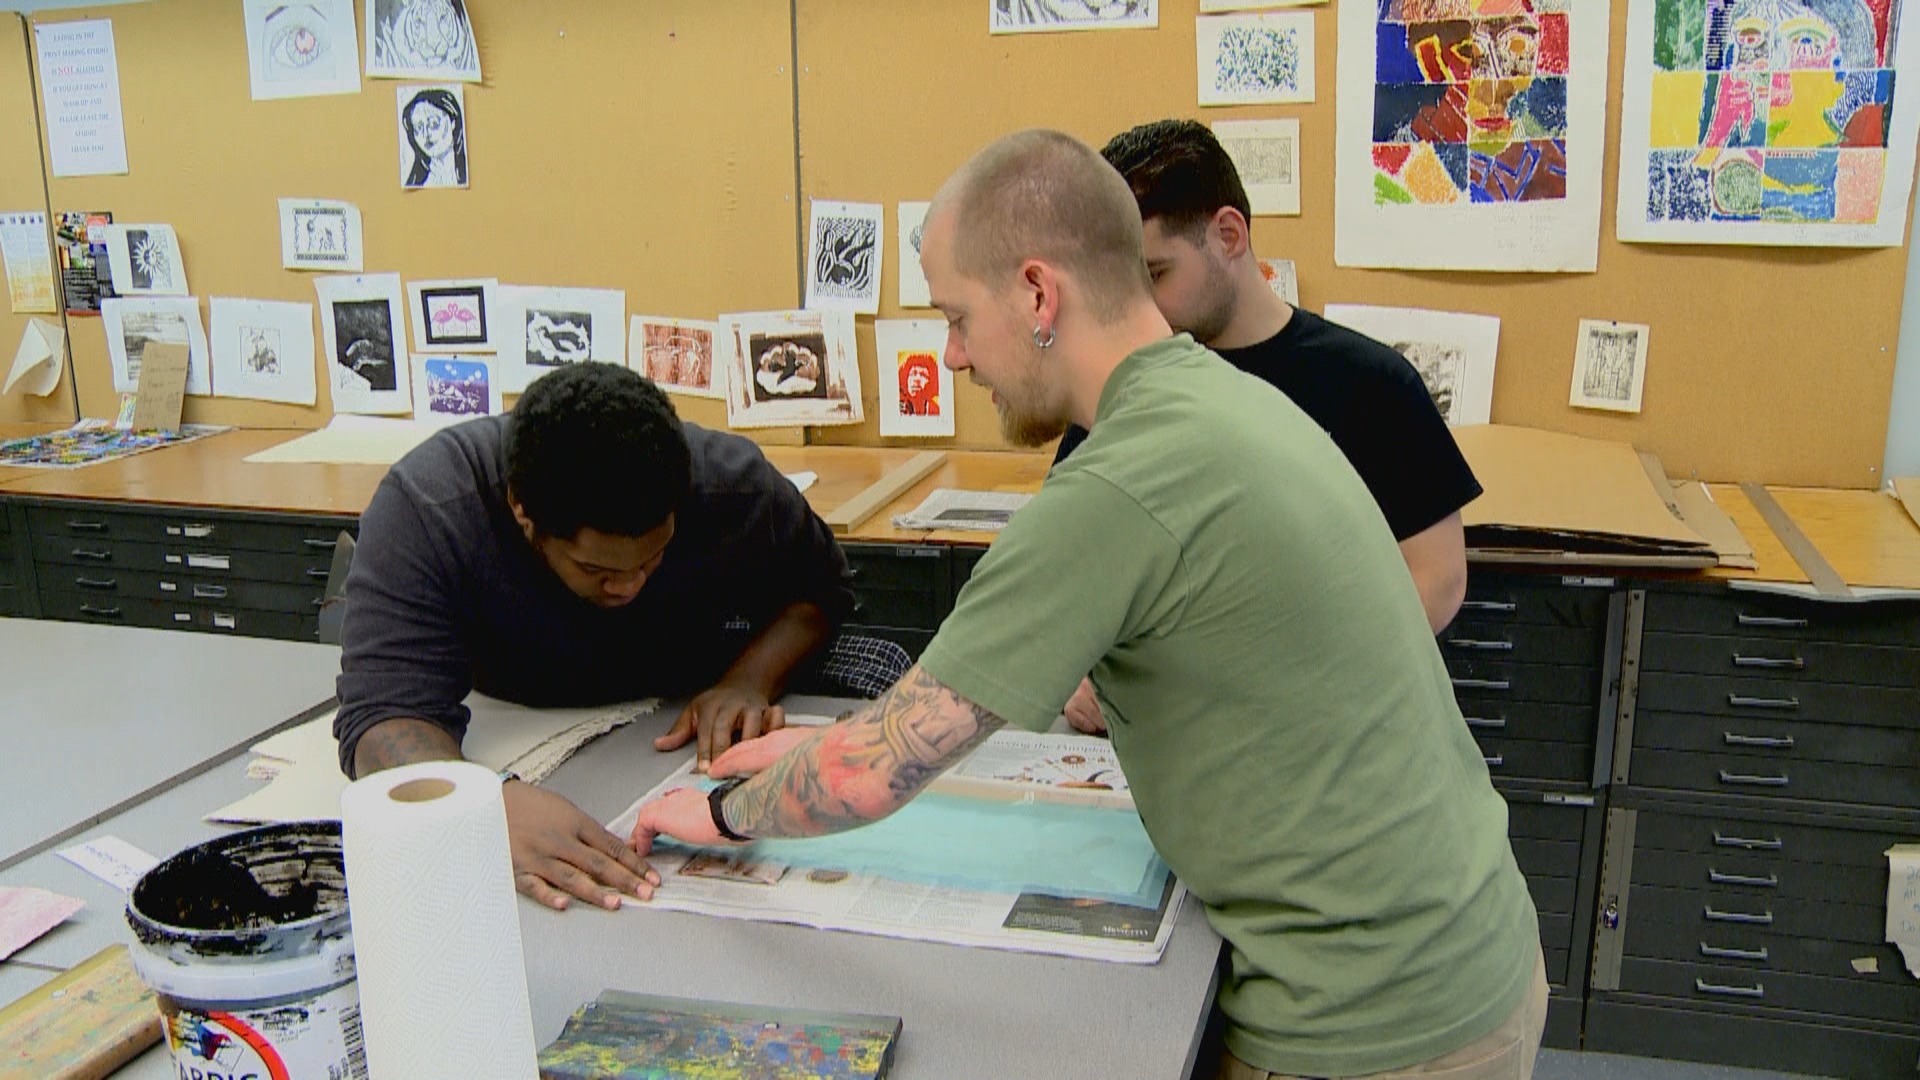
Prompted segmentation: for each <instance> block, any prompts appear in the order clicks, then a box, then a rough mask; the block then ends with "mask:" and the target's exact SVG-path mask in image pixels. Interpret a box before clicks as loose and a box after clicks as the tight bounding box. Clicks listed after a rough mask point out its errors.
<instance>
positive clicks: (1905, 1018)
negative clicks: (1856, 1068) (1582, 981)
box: [1620, 958, 1920, 1024]
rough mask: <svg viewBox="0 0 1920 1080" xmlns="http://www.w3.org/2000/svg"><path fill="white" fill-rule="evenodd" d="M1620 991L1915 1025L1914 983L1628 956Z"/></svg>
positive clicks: (1918, 1012) (1919, 1008) (1917, 987)
mask: <svg viewBox="0 0 1920 1080" xmlns="http://www.w3.org/2000/svg"><path fill="white" fill-rule="evenodd" d="M1620 989H1621V990H1622V991H1623V992H1627V993H1641V994H1655V995H1658V996H1661V997H1669V998H1676V999H1680V1000H1685V1001H1714V1002H1722V1003H1726V1002H1737V1003H1739V1004H1743V1005H1767V1006H1770V1007H1772V1008H1776V1009H1792V1010H1794V1011H1796V1012H1812V1013H1831V1014H1838V1015H1841V1016H1853V1017H1859V1018H1862V1019H1867V1020H1881V1021H1886V1022H1889V1023H1896V1024H1914V1023H1920V984H1913V985H1908V986H1892V985H1886V984H1881V983H1869V982H1855V981H1853V980H1849V979H1826V978H1820V977H1817V976H1813V975H1793V974H1786V973H1781V972H1764V973H1763V972H1755V971H1751V970H1745V969H1742V968H1737V967H1728V966H1723V965H1717V964H1700V963H1680V962H1675V961H1666V960H1640V959H1634V958H1628V959H1626V960H1624V961H1622V962H1621V964H1620Z"/></svg>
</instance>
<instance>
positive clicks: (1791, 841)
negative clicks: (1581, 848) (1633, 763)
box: [1633, 807, 1920, 902]
mask: <svg viewBox="0 0 1920 1080" xmlns="http://www.w3.org/2000/svg"><path fill="white" fill-rule="evenodd" d="M1701 810H1702V812H1700V813H1697V814H1695V813H1686V814H1682V813H1674V812H1671V811H1658V812H1656V811H1648V810H1642V811H1640V813H1639V814H1637V815H1636V821H1635V825H1634V831H1633V846H1634V851H1635V853H1636V855H1637V853H1638V852H1640V851H1644V850H1665V851H1691V852H1699V853H1702V854H1709V855H1714V854H1724V855H1746V856H1751V857H1755V858H1775V859H1780V860H1782V861H1787V862H1795V863H1808V864H1822V865H1829V866H1862V867H1872V868H1876V869H1878V870H1879V871H1880V872H1881V873H1882V874H1884V873H1886V868H1887V856H1886V851H1887V849H1888V848H1889V847H1892V846H1893V845H1895V844H1904V843H1916V842H1920V825H1915V826H1914V827H1913V829H1912V830H1911V831H1907V830H1903V829H1901V828H1900V827H1899V826H1897V825H1893V826H1887V827H1884V828H1861V827H1847V826H1838V825H1835V826H1826V825H1803V824H1797V823H1794V822H1791V821H1776V820H1769V819H1767V818H1766V817H1765V816H1763V815H1754V816H1747V815H1738V816H1736V815H1732V814H1725V813H1715V812H1714V811H1713V810H1712V808H1708V807H1702V808H1701ZM1882 899H1884V897H1883V898H1882ZM1876 902H1877V901H1876Z"/></svg>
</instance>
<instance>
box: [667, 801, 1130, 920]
mask: <svg viewBox="0 0 1920 1080" xmlns="http://www.w3.org/2000/svg"><path fill="white" fill-rule="evenodd" d="M700 786H701V787H702V788H707V789H710V788H712V787H713V782H712V781H708V780H705V779H704V778H703V779H702V781H701V784H700ZM659 843H660V846H662V847H675V848H680V849H681V850H686V847H685V846H684V845H680V844H675V843H672V842H670V841H669V839H668V838H667V837H664V836H663V837H661V838H660V840H659ZM719 853H720V854H725V855H727V856H729V857H732V858H736V859H737V858H747V859H765V860H769V861H772V862H777V863H783V864H785V865H787V866H798V867H803V868H807V869H829V870H845V871H848V872H850V873H856V874H874V875H877V876H879V877H884V878H890V879H892V880H895V881H910V882H916V883H920V884H926V885H942V886H948V887H951V888H960V889H971V890H975V891H978V892H998V893H1029V892H1031V893H1045V894H1047V895H1050V896H1062V897H1069V898H1081V897H1084V898H1087V899H1093V900H1104V901H1107V902H1110V903H1116V904H1131V905H1134V906H1135V907H1145V908H1151V907H1154V906H1155V905H1157V904H1159V902H1160V894H1161V892H1162V891H1163V890H1164V889H1165V887H1166V883H1167V875H1168V870H1167V865H1166V864H1165V863H1163V862H1161V861H1160V856H1159V855H1158V854H1157V853H1155V852H1154V850H1153V841H1151V840H1149V839H1147V830H1146V829H1145V828H1144V827H1143V826H1142V825H1141V824H1140V816H1139V815H1138V814H1136V813H1134V812H1133V811H1131V810H1116V809H1107V808H1104V807H1090V806H1072V805H1065V804H1061V803H1057V802H1040V801H1034V802H1013V803H1003V802H994V801H991V800H987V799H971V798H965V797H961V796H955V795H940V794H924V795H921V796H920V797H919V798H917V799H914V800H913V801H912V802H909V803H907V805H906V806H904V807H901V808H900V809H899V810H898V811H896V812H894V814H893V815H892V816H891V817H888V818H885V819H883V820H881V821H877V822H875V823H873V824H872V825H865V826H862V827H860V828H858V829H851V830H849V831H847V832H843V833H836V834H834V835H832V836H820V837H814V838H811V839H806V840H756V841H754V842H753V843H752V844H750V845H748V846H746V847H745V848H740V847H728V848H726V849H725V850H724V851H722V852H719Z"/></svg>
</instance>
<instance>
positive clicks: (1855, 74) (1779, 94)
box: [1647, 0, 1900, 224]
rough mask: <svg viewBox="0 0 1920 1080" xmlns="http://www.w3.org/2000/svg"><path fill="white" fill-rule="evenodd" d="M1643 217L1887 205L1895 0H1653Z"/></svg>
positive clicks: (1734, 217) (1776, 218)
mask: <svg viewBox="0 0 1920 1080" xmlns="http://www.w3.org/2000/svg"><path fill="white" fill-rule="evenodd" d="M1654 12H1655V14H1654V41H1653V67H1654V74H1653V89H1652V117H1651V124H1650V126H1649V128H1648V137H1647V145H1648V148H1649V151H1648V155H1647V220H1648V221H1650V222H1679V221H1770V222H1785V223H1790V224H1858V223H1870V222H1873V221H1876V220H1878V219H1879V216H1880V188H1881V181H1882V179H1883V178H1884V175H1885V172H1886V156H1887V131H1888V122H1889V119H1890V118H1891V116H1892V113H1893V49H1894V38H1895V36H1896V34H1897V33H1898V30H1899V17H1900V12H1899V0H1655V3H1654Z"/></svg>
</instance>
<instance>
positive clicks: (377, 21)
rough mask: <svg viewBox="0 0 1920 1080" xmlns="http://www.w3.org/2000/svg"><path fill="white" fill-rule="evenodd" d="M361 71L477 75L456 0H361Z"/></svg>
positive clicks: (470, 78)
mask: <svg viewBox="0 0 1920 1080" xmlns="http://www.w3.org/2000/svg"><path fill="white" fill-rule="evenodd" d="M367 77H368V78H370V79H451V80H453V81H455V82H479V81H480V50H479V47H478V46H477V45H476V44H475V43H474V37H473V21H472V20H471V19H469V18H468V17H467V6H466V4H464V3H462V0H367Z"/></svg>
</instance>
